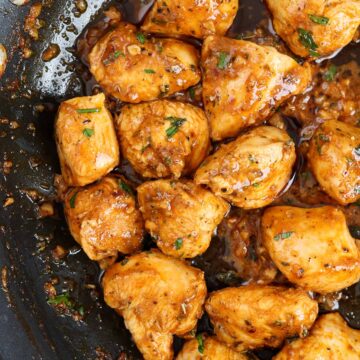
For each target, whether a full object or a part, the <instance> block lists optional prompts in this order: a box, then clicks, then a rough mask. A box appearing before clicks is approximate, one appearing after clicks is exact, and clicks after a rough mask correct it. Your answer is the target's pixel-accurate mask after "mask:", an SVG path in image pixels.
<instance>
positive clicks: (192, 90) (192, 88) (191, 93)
mask: <svg viewBox="0 0 360 360" xmlns="http://www.w3.org/2000/svg"><path fill="white" fill-rule="evenodd" d="M189 95H190V99H191V100H195V88H194V87H191V88H190V89H189Z"/></svg>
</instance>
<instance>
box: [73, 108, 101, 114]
mask: <svg viewBox="0 0 360 360" xmlns="http://www.w3.org/2000/svg"><path fill="white" fill-rule="evenodd" d="M100 110H101V109H99V108H91V109H77V110H76V112H77V113H78V114H91V113H98V112H100Z"/></svg>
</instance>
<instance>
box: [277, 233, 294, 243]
mask: <svg viewBox="0 0 360 360" xmlns="http://www.w3.org/2000/svg"><path fill="white" fill-rule="evenodd" d="M293 233H294V231H286V232H283V233H279V234H277V235H275V236H274V240H275V241H278V240H280V239H281V240H283V239H288V238H289V237H290V236H291V235H292V234H293Z"/></svg>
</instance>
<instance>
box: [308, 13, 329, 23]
mask: <svg viewBox="0 0 360 360" xmlns="http://www.w3.org/2000/svg"><path fill="white" fill-rule="evenodd" d="M309 19H310V20H311V21H312V22H313V23H315V24H319V25H327V24H328V23H329V20H330V19H329V18H328V17H325V16H317V15H313V14H309Z"/></svg>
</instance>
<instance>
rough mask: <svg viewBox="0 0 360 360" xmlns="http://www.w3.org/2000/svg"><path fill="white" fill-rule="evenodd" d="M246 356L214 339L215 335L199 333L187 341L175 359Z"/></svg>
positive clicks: (223, 359)
mask: <svg viewBox="0 0 360 360" xmlns="http://www.w3.org/2000/svg"><path fill="white" fill-rule="evenodd" d="M247 359H248V357H247V356H245V355H243V354H241V353H239V352H237V351H234V350H233V349H231V348H229V347H228V346H226V345H224V344H222V343H221V342H219V341H218V340H216V337H215V336H207V335H205V334H199V335H197V336H196V339H192V340H189V341H187V342H186V343H185V344H184V346H183V348H182V349H181V351H180V352H179V354H178V356H177V357H176V360H247Z"/></svg>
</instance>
